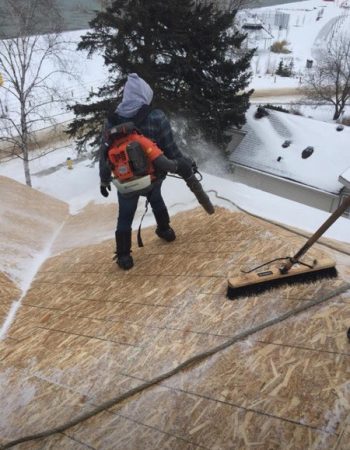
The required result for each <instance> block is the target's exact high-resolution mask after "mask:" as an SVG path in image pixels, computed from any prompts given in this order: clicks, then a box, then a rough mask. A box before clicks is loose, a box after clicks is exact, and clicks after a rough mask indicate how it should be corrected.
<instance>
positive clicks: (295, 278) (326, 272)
mask: <svg viewBox="0 0 350 450" xmlns="http://www.w3.org/2000/svg"><path fill="white" fill-rule="evenodd" d="M337 275H338V273H337V270H336V268H335V267H328V268H325V269H319V270H317V271H310V272H308V271H305V272H303V273H297V274H293V273H290V276H288V275H287V276H285V275H284V276H283V277H280V278H278V277H277V278H274V279H272V280H271V279H270V280H266V281H264V280H257V282H256V283H253V284H249V285H245V286H236V287H235V286H234V285H231V284H229V286H228V288H227V297H228V298H229V299H230V300H236V299H238V298H240V297H251V296H253V295H258V294H261V293H262V292H265V291H268V290H269V289H273V288H276V287H280V286H284V285H293V284H299V283H312V282H315V281H318V280H321V279H325V278H335V277H337Z"/></svg>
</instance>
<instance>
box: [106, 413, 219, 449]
mask: <svg viewBox="0 0 350 450" xmlns="http://www.w3.org/2000/svg"><path fill="white" fill-rule="evenodd" d="M108 412H109V413H111V414H113V415H115V416H118V417H123V419H126V420H129V421H130V422H134V423H137V424H138V425H142V426H144V427H146V428H150V429H151V430H155V431H158V432H160V433H162V434H165V435H167V436H171V437H174V438H176V439H179V440H180V441H183V442H186V443H187V444H191V445H194V446H196V447H198V448H203V449H205V450H210V448H209V447H204V446H203V445H200V444H197V443H196V442H193V441H190V440H189V439H185V438H184V437H182V436H179V435H177V434H174V433H170V432H168V431H165V430H162V429H161V428H158V427H154V426H152V425H149V424H146V423H143V422H140V421H138V420H136V419H134V418H132V417H129V416H126V415H125V414H121V413H117V412H114V411H110V410H108Z"/></svg>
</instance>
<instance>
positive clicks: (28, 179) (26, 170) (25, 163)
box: [23, 151, 32, 187]
mask: <svg viewBox="0 0 350 450" xmlns="http://www.w3.org/2000/svg"><path fill="white" fill-rule="evenodd" d="M23 166H24V176H25V179H26V185H27V186H29V187H32V179H31V176H30V170H29V161H28V151H27V154H26V155H25V157H24V158H23Z"/></svg>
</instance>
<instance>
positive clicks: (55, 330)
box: [35, 326, 145, 349]
mask: <svg viewBox="0 0 350 450" xmlns="http://www.w3.org/2000/svg"><path fill="white" fill-rule="evenodd" d="M35 328H38V329H39V330H45V331H54V332H57V333H62V334H67V335H71V336H78V337H85V338H88V339H93V340H97V341H103V342H111V343H113V344H119V345H125V346H126V347H134V348H140V349H141V348H145V347H144V346H141V345H135V344H128V343H126V342H120V341H115V340H113V339H104V338H100V337H96V336H90V335H87V334H80V333H73V332H72V331H65V330H60V329H57V328H49V327H40V326H36V327H35Z"/></svg>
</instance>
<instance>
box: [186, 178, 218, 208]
mask: <svg viewBox="0 0 350 450" xmlns="http://www.w3.org/2000/svg"><path fill="white" fill-rule="evenodd" d="M185 181H186V184H187V186H188V187H189V188H190V190H191V191H192V192H193V194H194V195H195V197H196V198H197V200H198V203H199V204H200V205H201V206H202V207H203V208H204V209H205V211H206V212H207V213H208V214H214V212H215V209H214V206H213V204H212V203H211V201H210V199H209V197H208V195H207V194H206V192H205V191H204V189H203V187H202V185H201V182H200V181H199V180H198V179H197V178H196V176H195V174H192V175H191V176H190V177H189V178H187V179H186V180H185Z"/></svg>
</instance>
